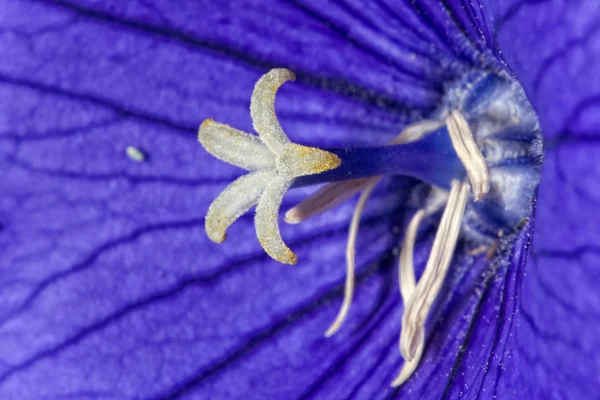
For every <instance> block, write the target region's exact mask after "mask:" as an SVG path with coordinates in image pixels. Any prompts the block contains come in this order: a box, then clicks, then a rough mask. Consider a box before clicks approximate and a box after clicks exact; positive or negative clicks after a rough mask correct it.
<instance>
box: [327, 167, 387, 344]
mask: <svg viewBox="0 0 600 400" xmlns="http://www.w3.org/2000/svg"><path fill="white" fill-rule="evenodd" d="M378 182H379V179H376V180H372V181H371V182H370V183H369V185H368V186H367V187H366V188H365V190H364V191H363V192H362V193H361V194H360V197H359V198H358V202H357V203H356V208H355V209H354V214H353V215H352V221H351V222H350V229H349V232H348V242H347V243H346V286H345V289H344V301H343V302H342V306H341V308H340V310H339V311H338V314H337V317H336V318H335V320H334V321H333V323H332V324H331V326H330V327H329V329H327V332H325V336H326V337H330V336H332V335H333V334H335V333H336V332H337V331H338V330H339V329H340V327H341V326H342V324H343V323H344V321H345V320H346V317H347V316H348V312H349V311H350V305H351V304H352V297H353V295H354V268H355V252H356V237H357V236H358V227H359V225H360V217H361V215H362V213H363V210H364V208H365V205H366V204H367V200H368V199H369V197H370V196H371V193H372V192H373V189H374V188H375V186H376V185H377V183H378Z"/></svg>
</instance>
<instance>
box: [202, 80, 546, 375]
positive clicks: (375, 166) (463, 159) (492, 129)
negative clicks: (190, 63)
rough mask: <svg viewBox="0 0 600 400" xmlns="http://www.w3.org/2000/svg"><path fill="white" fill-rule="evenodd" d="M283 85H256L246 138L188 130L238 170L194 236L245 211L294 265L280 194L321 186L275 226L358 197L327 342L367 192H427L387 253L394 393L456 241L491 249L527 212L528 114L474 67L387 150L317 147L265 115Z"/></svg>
mask: <svg viewBox="0 0 600 400" xmlns="http://www.w3.org/2000/svg"><path fill="white" fill-rule="evenodd" d="M292 80H294V74H293V73H292V72H291V71H288V70H285V69H274V70H271V71H269V72H268V73H267V74H265V75H264V76H263V77H261V78H260V80H259V81H258V82H257V83H256V86H255V88H254V92H253V94H252V98H251V103H250V114H251V117H252V122H253V125H254V129H255V130H256V132H257V133H258V136H256V135H253V134H250V133H246V132H243V131H240V130H237V129H235V128H232V127H230V126H228V125H224V124H221V123H218V122H215V121H213V120H205V121H204V122H203V123H202V125H201V126H200V131H199V140H200V142H201V144H202V146H203V147H204V148H205V149H206V150H207V151H208V152H209V153H210V154H212V155H213V156H214V157H216V158H218V159H220V160H223V161H225V162H227V163H229V164H233V165H235V166H238V167H241V168H243V169H246V170H248V171H249V173H247V174H245V175H243V176H241V177H240V178H238V179H236V180H235V181H234V182H232V183H231V184H230V185H229V186H227V187H226V188H225V189H224V190H223V192H222V193H221V194H220V195H219V196H218V197H217V198H216V199H215V200H214V201H213V203H212V204H211V205H210V207H209V209H208V212H207V215H206V220H205V227H206V233H207V235H208V236H209V238H210V239H211V240H213V241H214V242H217V243H221V242H223V241H224V240H225V239H226V235H225V232H226V230H227V228H228V227H229V226H230V225H231V224H233V222H235V220H237V219H238V218H239V217H240V216H242V215H243V214H244V213H246V212H247V211H249V210H250V209H251V208H252V207H253V206H255V205H256V214H255V218H254V221H255V228H256V235H257V237H258V239H259V241H260V244H261V246H262V247H263V248H264V249H265V251H266V252H267V254H268V255H269V256H271V257H272V258H274V259H275V260H277V261H279V262H282V263H285V264H295V263H296V262H297V257H296V255H295V254H294V253H293V252H292V250H291V249H289V248H288V247H287V245H286V244H285V242H284V241H283V239H282V238H281V234H280V231H279V224H278V216H279V208H280V206H281V202H282V199H283V196H284V195H285V193H286V192H287V190H289V189H292V188H294V187H301V186H309V185H318V184H320V185H321V187H320V188H319V189H318V190H316V191H315V192H314V193H313V194H312V195H310V196H309V197H308V198H306V199H305V200H304V201H302V202H301V203H300V204H298V205H297V206H295V207H294V208H292V209H291V210H288V211H287V213H286V214H285V221H286V222H287V223H290V224H296V223H301V222H303V221H306V220H307V219H309V218H310V217H312V216H315V215H319V214H322V213H324V212H326V211H328V210H330V209H332V208H334V207H336V206H338V205H339V204H341V203H343V202H345V201H347V200H349V199H350V198H352V197H353V196H354V195H356V194H358V193H360V196H359V199H358V202H357V205H356V208H355V211H354V215H353V217H352V220H351V222H350V228H349V234H348V241H347V246H346V283H345V293H344V299H343V302H342V305H341V308H340V310H339V312H338V315H337V317H336V319H335V320H334V322H333V323H332V324H331V326H330V327H329V329H327V331H326V333H325V335H326V336H331V335H333V334H334V333H335V332H337V331H338V330H339V329H340V327H341V326H342V324H343V322H344V321H345V320H346V317H347V315H348V312H349V309H350V305H351V303H352V297H353V293H354V275H355V271H354V270H355V261H354V255H355V243H356V240H357V235H358V228H359V224H360V217H361V214H362V211H363V209H364V207H365V204H366V203H367V201H368V199H369V196H370V195H371V193H372V191H373V190H374V188H375V186H376V185H377V183H378V182H379V181H380V180H381V179H383V178H384V177H386V176H388V175H404V176H410V177H413V178H416V179H418V180H420V181H421V182H423V185H427V186H429V188H430V190H428V191H427V195H425V196H420V197H419V198H421V199H422V204H421V205H420V206H419V209H418V210H417V211H416V212H415V214H414V215H413V217H412V219H411V221H410V223H409V224H408V225H407V227H406V229H405V235H404V238H403V242H402V244H401V251H400V256H399V268H398V276H399V286H400V294H401V297H402V301H403V303H404V312H403V316H402V330H401V333H400V343H399V348H400V353H401V354H402V356H403V358H404V360H405V362H404V365H403V367H402V369H401V371H400V373H399V374H398V376H397V378H396V379H395V380H394V381H393V382H392V385H393V386H398V385H400V384H402V383H403V382H404V381H406V379H408V378H409V377H410V376H411V374H412V373H413V372H414V370H415V369H416V367H417V366H418V363H419V361H420V358H421V355H422V352H423V349H424V345H425V337H426V332H425V322H426V320H427V317H428V315H429V314H430V311H431V307H432V305H433V303H434V301H435V299H436V298H437V296H438V294H439V292H440V290H441V287H442V284H443V282H444V279H445V277H446V275H447V272H448V269H449V267H450V264H451V261H452V258H453V255H454V251H455V248H456V244H457V241H458V240H459V238H460V237H462V238H463V240H465V241H467V242H468V243H469V244H470V245H472V246H473V250H472V254H476V253H479V252H488V254H492V253H493V250H494V249H495V247H496V246H497V245H498V243H499V242H500V241H501V240H504V239H503V238H505V237H506V236H507V235H509V234H512V233H515V232H516V231H517V230H518V229H520V227H521V226H522V224H523V221H525V220H526V219H527V218H528V217H529V215H530V213H531V207H532V201H533V197H534V193H535V189H536V188H537V185H538V182H539V171H540V166H541V163H542V155H543V151H542V142H541V135H540V129H539V125H538V122H537V118H536V115H535V113H534V112H533V110H532V108H531V105H530V104H529V102H528V100H527V98H526V96H525V94H524V92H523V89H522V87H521V86H520V85H519V84H518V83H517V82H516V81H515V80H513V79H512V78H510V77H509V76H508V75H505V74H504V73H501V74H494V73H489V72H485V71H479V70H477V71H472V72H470V73H468V74H466V75H465V76H464V77H463V78H462V79H460V80H459V81H457V82H455V83H454V84H452V85H451V86H450V87H449V88H448V90H447V92H446V95H445V97H444V99H443V101H442V103H441V105H440V107H439V108H438V109H437V110H436V111H435V112H434V113H432V114H431V115H430V117H429V118H428V119H424V120H421V121H418V122H416V123H414V124H412V125H409V126H407V127H405V128H404V130H402V132H401V133H400V134H399V135H398V136H397V137H396V138H394V139H393V140H391V141H390V142H388V143H383V144H382V145H381V146H375V147H350V148H338V149H333V148H332V149H318V148H315V147H310V146H306V145H300V144H296V143H292V142H291V141H290V140H289V139H288V137H287V135H286V134H285V133H284V132H283V130H282V128H281V126H280V125H279V122H278V120H277V116H276V114H275V94H276V92H277V90H278V89H279V87H280V86H281V85H282V84H283V83H285V82H286V81H292ZM417 189H418V190H419V192H422V190H421V189H422V188H416V189H415V190H417ZM440 213H441V217H440ZM425 219H428V220H430V221H433V223H437V225H438V228H437V232H436V234H435V238H434V241H433V245H432V248H431V251H430V255H429V259H428V261H427V264H426V266H425V269H424V272H423V275H422V277H421V278H420V279H419V281H418V282H416V279H415V272H414V265H413V250H414V245H415V240H416V236H417V232H418V230H419V226H420V225H421V222H422V221H423V220H425Z"/></svg>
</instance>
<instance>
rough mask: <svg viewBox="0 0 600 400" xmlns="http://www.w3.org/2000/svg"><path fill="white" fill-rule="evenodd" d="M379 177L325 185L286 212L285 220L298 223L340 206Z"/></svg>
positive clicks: (289, 222)
mask: <svg viewBox="0 0 600 400" xmlns="http://www.w3.org/2000/svg"><path fill="white" fill-rule="evenodd" d="M379 179H380V178H379V177H374V178H360V179H350V180H347V181H341V182H333V183H329V184H327V185H324V186H322V187H321V188H319V190H317V191H316V192H315V193H313V194H311V195H310V196H308V197H307V198H306V199H304V200H302V202H300V203H299V204H298V205H297V206H295V207H294V208H292V209H290V210H289V211H288V212H286V213H285V222H287V223H288V224H298V223H300V222H303V221H306V220H307V219H309V218H310V217H312V216H314V215H321V214H323V213H324V212H326V211H329V210H331V209H333V208H335V207H337V206H339V205H340V204H342V203H343V202H345V201H346V200H349V199H351V198H352V197H353V196H354V195H355V194H356V193H358V192H360V191H361V190H363V189H365V188H366V187H367V186H368V185H369V184H370V183H371V182H373V181H374V180H375V181H377V180H379Z"/></svg>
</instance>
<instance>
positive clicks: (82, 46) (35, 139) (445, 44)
mask: <svg viewBox="0 0 600 400" xmlns="http://www.w3.org/2000/svg"><path fill="white" fill-rule="evenodd" d="M220 3H225V2H219V6H216V5H215V2H212V1H206V2H195V1H185V2H184V1H182V2H178V5H177V7H174V6H173V2H171V1H167V0H164V1H153V2H144V1H139V2H122V1H102V2H100V1H77V2H68V1H63V0H60V1H50V0H43V1H21V2H11V1H8V0H3V1H1V2H0V4H2V6H1V7H2V10H3V13H2V15H1V16H0V59H2V60H9V61H8V62H5V61H3V62H2V63H0V109H1V110H2V118H0V167H1V168H2V171H3V178H2V180H1V181H0V182H1V183H0V248H1V249H2V257H1V259H0V271H3V272H2V273H1V274H0V357H1V358H0V360H1V362H0V397H1V398H2V399H23V400H27V399H36V400H37V399H46V398H48V399H50V398H61V396H62V397H64V398H69V397H70V398H77V399H88V398H89V399H91V398H101V399H113V398H114V399H129V398H131V399H154V398H155V399H158V398H214V399H218V398H239V397H243V398H248V399H251V398H256V399H263V398H302V397H306V398H309V397H313V398H332V397H333V396H334V397H335V398H394V397H397V396H400V397H402V398H405V397H409V398H423V399H426V398H443V397H446V398H458V397H461V396H462V397H463V398H482V399H485V398H492V396H493V395H496V396H498V398H511V397H514V396H516V395H519V396H520V395H521V394H523V393H525V394H526V395H525V397H531V398H541V397H543V396H546V397H547V396H550V395H551V394H552V393H558V394H559V397H563V398H577V396H579V395H582V396H585V395H589V394H590V393H592V394H593V393H595V391H594V389H595V388H596V387H597V385H596V386H594V383H597V382H596V381H595V380H594V379H596V378H595V377H597V376H598V373H597V371H598V368H599V362H598V360H596V359H595V358H594V357H593V354H594V353H595V349H597V348H598V346H597V343H596V341H597V340H596V337H598V336H597V335H594V334H595V333H597V332H598V328H599V327H598V324H597V323H595V322H594V321H595V320H596V319H597V318H595V317H594V316H595V315H596V314H597V313H598V304H599V301H598V299H597V296H596V295H595V291H594V287H595V286H597V279H596V278H595V276H596V275H597V274H595V273H594V263H595V259H597V258H598V257H596V256H597V251H596V250H595V247H594V240H593V238H595V237H597V236H598V233H599V232H597V230H598V227H597V224H594V223H593V221H595V219H594V210H595V209H596V208H597V207H596V203H597V201H598V199H600V197H598V195H597V193H595V192H594V190H593V187H594V182H595V181H596V179H595V176H596V175H595V172H596V171H598V168H597V167H596V166H595V163H594V162H593V160H594V156H595V149H596V143H595V139H596V135H597V132H598V130H597V128H596V126H597V122H598V120H597V115H598V113H597V111H595V107H596V105H597V104H600V103H599V102H598V101H597V99H596V97H597V94H595V93H599V92H598V90H597V89H598V87H599V85H600V82H599V81H598V80H597V79H596V78H595V76H594V73H593V72H594V71H596V70H598V68H597V67H598V65H597V64H598V61H597V60H596V59H595V58H594V57H593V55H594V54H600V53H599V52H598V49H597V48H594V46H597V43H598V41H597V40H593V38H594V37H595V35H596V33H595V32H596V28H595V25H597V22H598V18H597V10H596V9H595V8H594V6H593V4H592V2H582V3H581V4H579V5H578V6H577V7H571V6H568V7H567V6H566V5H563V6H560V5H556V2H552V1H550V2H548V3H543V4H539V5H538V4H536V3H532V4H525V3H524V5H520V4H521V3H515V4H510V3H509V2H501V3H500V4H486V3H482V4H481V7H479V4H475V5H474V6H471V5H470V3H469V4H467V2H461V1H451V0H448V1H443V2H441V3H440V2H438V1H420V2H415V4H412V2H408V1H406V2H404V1H397V2H396V1H391V0H384V1H381V2H377V3H371V2H368V4H355V3H354V2H348V3H339V4H337V3H336V4H327V5H326V6H323V5H322V4H321V2H316V1H315V2H308V1H307V2H287V1H285V2H284V1H281V2H277V3H276V4H275V5H273V3H272V2H269V1H265V2H262V3H261V2H253V1H238V2H227V4H220ZM490 3H494V2H490ZM564 9H566V10H567V12H563V11H564ZM590 10H591V11H594V12H595V13H594V12H590ZM33 15H34V16H35V18H33V17H32V16H33ZM584 17H585V18H584ZM531 21H533V22H535V23H531ZM565 21H566V23H565ZM556 25H561V26H563V28H562V30H557V29H555V27H556ZM548 32H551V33H552V34H548ZM482 53H484V54H485V57H483V58H482ZM596 58H597V57H596ZM482 59H483V60H484V61H485V60H488V61H485V62H490V63H491V62H494V61H493V60H495V59H500V60H502V59H504V60H505V61H506V62H507V63H508V66H509V67H510V69H511V70H512V71H514V73H515V74H516V76H518V77H519V79H520V80H521V81H522V82H523V84H524V87H525V90H526V91H527V93H528V95H529V96H530V98H531V100H532V103H533V105H534V107H535V108H536V110H537V111H538V115H539V116H540V121H541V124H542V127H543V129H544V134H545V138H546V140H547V141H546V165H545V167H544V174H543V178H542V184H541V186H540V193H539V201H538V204H537V212H536V221H535V231H533V225H532V226H530V227H528V229H527V230H525V231H524V232H523V234H522V235H521V237H520V238H519V241H518V245H517V246H515V248H512V249H504V250H503V251H504V253H503V254H504V256H505V257H506V260H508V262H504V263H502V262H500V263H499V264H498V265H495V264H494V269H493V270H494V271H495V273H494V274H490V265H489V264H487V263H485V262H484V260H483V259H481V258H478V259H472V258H470V257H467V256H465V257H462V256H461V257H459V258H458V259H457V260H456V263H455V265H456V267H455V268H454V269H453V270H452V272H451V276H450V279H449V281H448V283H447V285H446V286H447V288H446V290H445V293H446V295H445V296H444V297H443V298H442V299H441V300H440V304H439V306H438V307H437V309H438V315H437V316H438V317H439V318H436V319H435V321H436V322H435V325H434V326H433V327H432V328H433V329H432V334H431V336H430V338H429V339H428V343H429V344H428V347H427V350H426V353H425V355H424V357H423V360H422V365H421V366H420V368H419V369H418V370H417V372H416V373H415V376H414V378H413V379H411V380H410V381H409V382H407V383H406V385H404V386H403V387H402V388H400V389H399V390H391V389H389V387H388V386H389V383H390V382H391V380H392V379H393V377H394V375H395V374H396V373H397V372H398V371H399V367H400V366H401V360H400V356H399V352H398V349H397V340H398V333H399V329H400V313H401V305H400V300H399V296H398V294H397V288H396V285H395V280H396V278H395V275H394V266H395V263H396V261H395V259H394V257H393V255H392V251H391V250H392V248H393V247H394V246H397V244H398V242H399V240H400V239H401V234H398V231H401V229H398V227H400V228H402V226H403V224H404V223H405V221H406V217H407V213H409V212H410V210H408V209H407V208H406V207H405V206H404V202H405V200H406V199H405V198H404V195H405V193H406V188H407V187H408V186H409V185H410V184H411V181H400V182H388V183H386V185H387V186H386V185H382V187H381V188H380V190H378V191H377V192H376V195H375V197H374V199H373V201H372V202H370V203H369V205H368V207H367V210H366V213H365V215H364V217H363V219H364V224H363V225H361V230H360V235H359V241H358V260H357V261H358V264H359V265H360V266H361V267H360V271H359V280H360V285H359V288H358V293H357V298H356V300H355V302H354V304H353V306H352V313H351V314H350V318H349V320H348V321H347V322H346V324H345V325H344V328H343V329H342V331H341V332H340V333H339V334H338V335H336V336H335V337H334V338H333V339H329V340H327V339H324V338H323V337H322V334H323V332H324V331H325V329H326V328H327V326H328V324H329V323H330V322H331V321H332V319H333V317H334V316H335V312H336V311H337V307H338V306H339V304H340V302H341V294H342V284H343V274H344V247H345V237H346V233H347V225H348V223H349V219H350V215H351V211H352V209H351V205H346V206H344V207H341V208H340V209H338V210H335V211H333V212H331V213H330V214H328V215H324V216H322V217H320V218H318V219H316V220H315V221H314V222H307V223H305V224H301V225H298V226H293V227H290V226H282V233H283V236H284V238H285V239H286V240H287V241H288V242H289V244H290V246H292V248H293V249H294V250H297V252H298V255H299V256H300V258H301V263H300V264H299V265H297V266H295V267H289V266H283V265H280V264H277V263H275V262H273V261H271V260H270V259H269V258H268V257H267V256H266V255H264V253H263V251H262V250H261V249H260V246H259V245H258V243H257V240H256V239H255V236H254V233H253V224H252V220H251V216H250V215H248V216H246V217H244V218H242V219H241V220H240V221H239V222H237V223H236V224H234V225H233V226H232V227H231V229H230V231H229V240H228V241H227V242H226V243H224V244H223V245H221V246H217V245H215V244H213V243H212V242H210V241H209V240H208V239H207V238H206V236H205V234H204V232H203V215H204V213H205V212H206V209H207V207H208V204H209V202H210V201H211V200H212V199H213V198H215V197H216V195H217V194H218V193H219V191H220V190H222V189H223V188H224V187H225V186H226V184H227V182H229V181H231V180H232V179H233V178H234V177H235V176H237V175H239V174H240V172H241V171H238V170H236V169H234V168H232V167H229V166H226V165H223V164H222V163H220V162H218V161H217V160H214V159H212V158H211V157H209V156H208V155H207V154H206V153H205V152H204V151H203V150H202V148H201V146H200V145H199V144H198V143H197V141H196V134H195V132H196V130H197V127H198V125H199V123H200V122H201V121H202V120H203V119H205V118H213V119H216V120H218V121H220V122H223V123H227V124H229V125H232V126H234V127H236V128H239V129H244V130H247V131H250V130H251V121H250V116H249V110H248V106H249V100H250V93H251V92H252V88H253V85H254V82H255V81H256V80H257V78H258V77H259V76H260V75H261V74H262V73H264V72H265V71H266V70H268V69H269V68H272V67H286V68H290V69H292V70H294V72H296V74H297V76H298V81H297V83H295V84H286V85H285V86H284V87H283V88H282V90H281V93H280V94H279V96H278V100H277V101H278V103H277V109H278V115H279V116H280V120H281V123H282V125H283V127H284V129H285V130H286V132H287V133H288V134H289V135H290V137H291V138H292V139H293V140H294V141H297V142H299V143H307V144H313V145H330V146H331V145H340V144H349V143H350V144H361V143H381V142H384V141H386V140H388V139H390V138H391V137H393V136H394V135H396V134H397V133H398V131H399V130H400V128H401V127H402V126H404V125H405V124H406V123H407V122H410V121H413V120H415V119H418V118H420V117H423V116H426V115H427V113H428V112H429V111H431V110H432V109H433V108H435V106H436V104H437V102H438V101H439V100H440V96H441V95H442V93H443V89H444V84H445V83H447V82H448V81H451V80H452V79H455V78H457V77H458V76H460V75H461V74H462V73H463V72H465V71H466V70H468V69H469V68H471V67H472V66H473V65H480V63H481V62H482V61H481V60H482ZM490 60H491V61H490ZM127 146H135V147H137V148H140V149H141V150H142V151H143V152H144V153H145V154H146V155H147V160H146V161H144V162H141V163H137V162H133V161H132V160H131V159H129V158H128V157H127V154H126V148H127ZM598 172H600V171H598ZM384 186H385V187H384ZM306 193H307V191H306V190H297V191H293V192H291V193H290V194H289V195H288V196H286V200H285V205H284V209H285V207H288V206H292V205H294V204H295V202H297V201H299V200H300V199H301V198H302V197H303V196H304V195H305V194H306ZM596 219H597V218H596ZM590 221H592V222H590ZM430 234H431V232H426V235H425V236H424V237H423V238H421V240H422V242H423V243H426V242H427V240H428V236H429V235H430ZM530 234H531V235H532V236H533V238H534V243H533V251H532V252H531V254H528V251H527V248H528V245H529V238H530V236H529V235H530ZM323 254H327V256H326V257H324V256H323ZM426 256H427V248H426V246H421V247H420V249H419V250H418V251H417V254H416V255H415V261H416V262H417V264H418V265H421V266H422V264H423V263H424V260H425V258H426ZM590 354H591V355H590ZM582 359H585V360H586V361H585V362H582V361H581V360H582ZM578 360H579V361H578ZM536 384H537V386H536ZM588 397H589V396H588Z"/></svg>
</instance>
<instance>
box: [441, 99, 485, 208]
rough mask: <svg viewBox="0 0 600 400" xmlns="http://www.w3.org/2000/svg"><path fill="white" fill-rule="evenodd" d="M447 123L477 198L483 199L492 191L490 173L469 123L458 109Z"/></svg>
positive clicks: (449, 117)
mask: <svg viewBox="0 0 600 400" xmlns="http://www.w3.org/2000/svg"><path fill="white" fill-rule="evenodd" d="M446 124H447V127H448V132H449V133H450V139H451V140H452V145H453V146H454V150H455V151H456V154H457V155H458V158H460V161H462V163H463V166H464V167H465V169H466V170H467V175H468V176H469V181H470V182H471V187H472V188H473V195H474V197H475V200H481V199H483V197H484V196H485V195H486V194H487V193H488V192H489V191H490V175H489V173H488V168H487V164H486V162H485V160H484V158H483V155H482V154H481V151H479V148H478V147H477V143H475V139H474V138H473V134H472V133H471V129H470V128H469V124H468V123H467V121H466V120H465V117H464V116H463V115H462V113H461V112H460V111H458V110H453V111H451V112H450V113H449V114H448V117H447V118H446Z"/></svg>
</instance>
